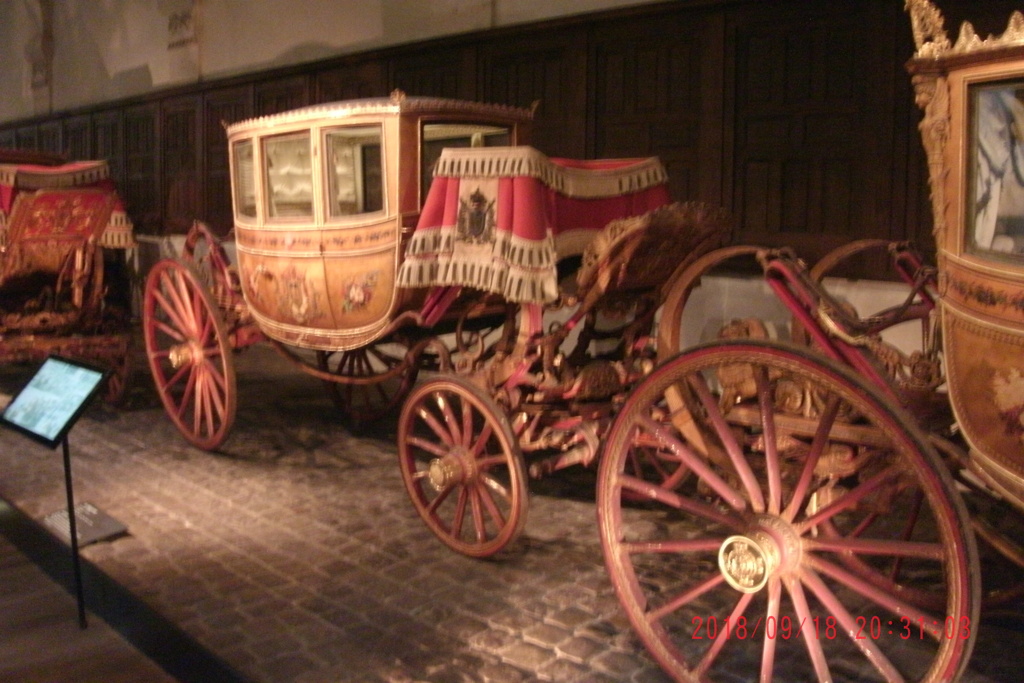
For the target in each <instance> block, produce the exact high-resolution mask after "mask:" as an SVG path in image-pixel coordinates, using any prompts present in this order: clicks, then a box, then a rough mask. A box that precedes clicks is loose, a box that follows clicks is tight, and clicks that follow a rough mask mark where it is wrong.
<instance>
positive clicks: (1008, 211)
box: [964, 80, 1024, 261]
mask: <svg viewBox="0 0 1024 683" xmlns="http://www.w3.org/2000/svg"><path fill="white" fill-rule="evenodd" d="M969 92H970V105H969V107H970V109H969V115H970V117H971V135H970V148H971V151H970V165H969V166H968V177H969V179H970V181H969V183H968V192H967V207H968V208H967V211H968V213H967V216H966V219H967V220H966V224H967V226H968V229H967V230H966V231H965V235H964V237H965V241H966V244H965V245H964V246H965V247H966V251H968V252H970V253H973V254H977V255H979V256H983V257H989V258H993V259H996V260H1002V261H1007V260H1008V261H1024V80H1016V81H1009V82H1001V83H995V84H984V85H976V86H972V88H971V89H970V91H969Z"/></svg>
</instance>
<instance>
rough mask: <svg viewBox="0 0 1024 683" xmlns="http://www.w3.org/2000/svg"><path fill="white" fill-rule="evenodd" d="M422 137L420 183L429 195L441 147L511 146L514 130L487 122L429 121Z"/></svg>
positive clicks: (424, 193)
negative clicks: (428, 191)
mask: <svg viewBox="0 0 1024 683" xmlns="http://www.w3.org/2000/svg"><path fill="white" fill-rule="evenodd" d="M422 140H423V143H422V149H421V152H422V154H421V157H422V159H423V165H422V166H421V167H420V186H421V189H422V192H423V194H422V196H423V197H426V196H427V190H428V189H430V181H431V180H432V179H433V173H434V164H435V163H436V162H437V160H438V158H439V157H440V156H441V150H443V149H444V148H445V147H507V146H509V145H511V144H512V129H511V128H509V127H508V126H496V125H491V124H484V123H425V124H423V137H422Z"/></svg>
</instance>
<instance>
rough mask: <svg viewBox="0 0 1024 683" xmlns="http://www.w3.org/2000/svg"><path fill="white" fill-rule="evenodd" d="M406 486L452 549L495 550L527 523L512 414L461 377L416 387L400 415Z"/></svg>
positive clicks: (473, 552)
mask: <svg viewBox="0 0 1024 683" xmlns="http://www.w3.org/2000/svg"><path fill="white" fill-rule="evenodd" d="M398 458H399V463H400V466H401V468H402V478H403V479H404V481H405V488H406V490H407V491H408V493H409V497H410V498H412V502H413V505H415V507H416V511H417V512H418V513H419V515H420V517H421V518H422V519H423V521H424V522H425V523H426V525H427V526H428V527H429V528H430V530H431V531H432V532H434V534H435V535H436V536H437V537H438V538H440V539H441V541H442V542H444V544H445V545H447V546H448V547H449V548H451V549H452V550H454V551H456V552H459V553H462V554H463V555H468V556H470V557H489V556H491V555H494V554H495V553H497V552H498V551H500V550H502V549H503V548H505V547H506V546H507V545H508V544H509V543H511V542H513V541H514V540H515V539H516V538H518V537H519V534H520V533H522V530H523V526H524V525H525V524H526V508H527V498H528V491H527V481H526V466H525V463H524V461H523V456H522V454H521V453H520V451H519V446H518V444H517V443H516V441H515V439H514V437H513V435H512V429H511V427H510V426H509V423H508V419H507V418H506V417H505V414H504V413H503V412H502V411H501V410H500V409H499V408H498V406H497V404H496V403H495V402H494V401H493V400H492V399H491V398H490V397H489V396H487V395H486V394H484V393H483V391H481V390H480V389H478V388H477V387H476V386H474V385H472V384H470V383H469V382H467V381H466V380H463V379H461V378H459V377H449V378H444V379H433V380H429V381H427V382H424V383H423V384H421V385H419V386H417V387H416V388H415V389H413V391H412V393H411V394H410V395H409V398H408V399H407V400H406V402H405V405H404V406H403V408H402V414H401V417H400V418H399V423H398Z"/></svg>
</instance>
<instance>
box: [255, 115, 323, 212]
mask: <svg viewBox="0 0 1024 683" xmlns="http://www.w3.org/2000/svg"><path fill="white" fill-rule="evenodd" d="M309 139H310V138H309V131H302V132H299V133H287V134H285V135H275V136H273V137H268V138H264V140H263V159H264V163H265V164H266V184H267V188H266V196H267V204H268V206H267V215H268V216H271V217H272V218H311V217H312V216H313V167H312V165H311V161H310V157H311V153H310V144H309Z"/></svg>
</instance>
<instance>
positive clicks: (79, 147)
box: [62, 114, 93, 159]
mask: <svg viewBox="0 0 1024 683" xmlns="http://www.w3.org/2000/svg"><path fill="white" fill-rule="evenodd" d="M62 150H63V152H64V153H65V154H67V156H68V158H69V159H92V158H93V154H92V122H91V121H90V120H89V116H88V115H87V114H83V115H82V116H72V117H70V118H68V119H66V120H65V121H64V132H63V144H62Z"/></svg>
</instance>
